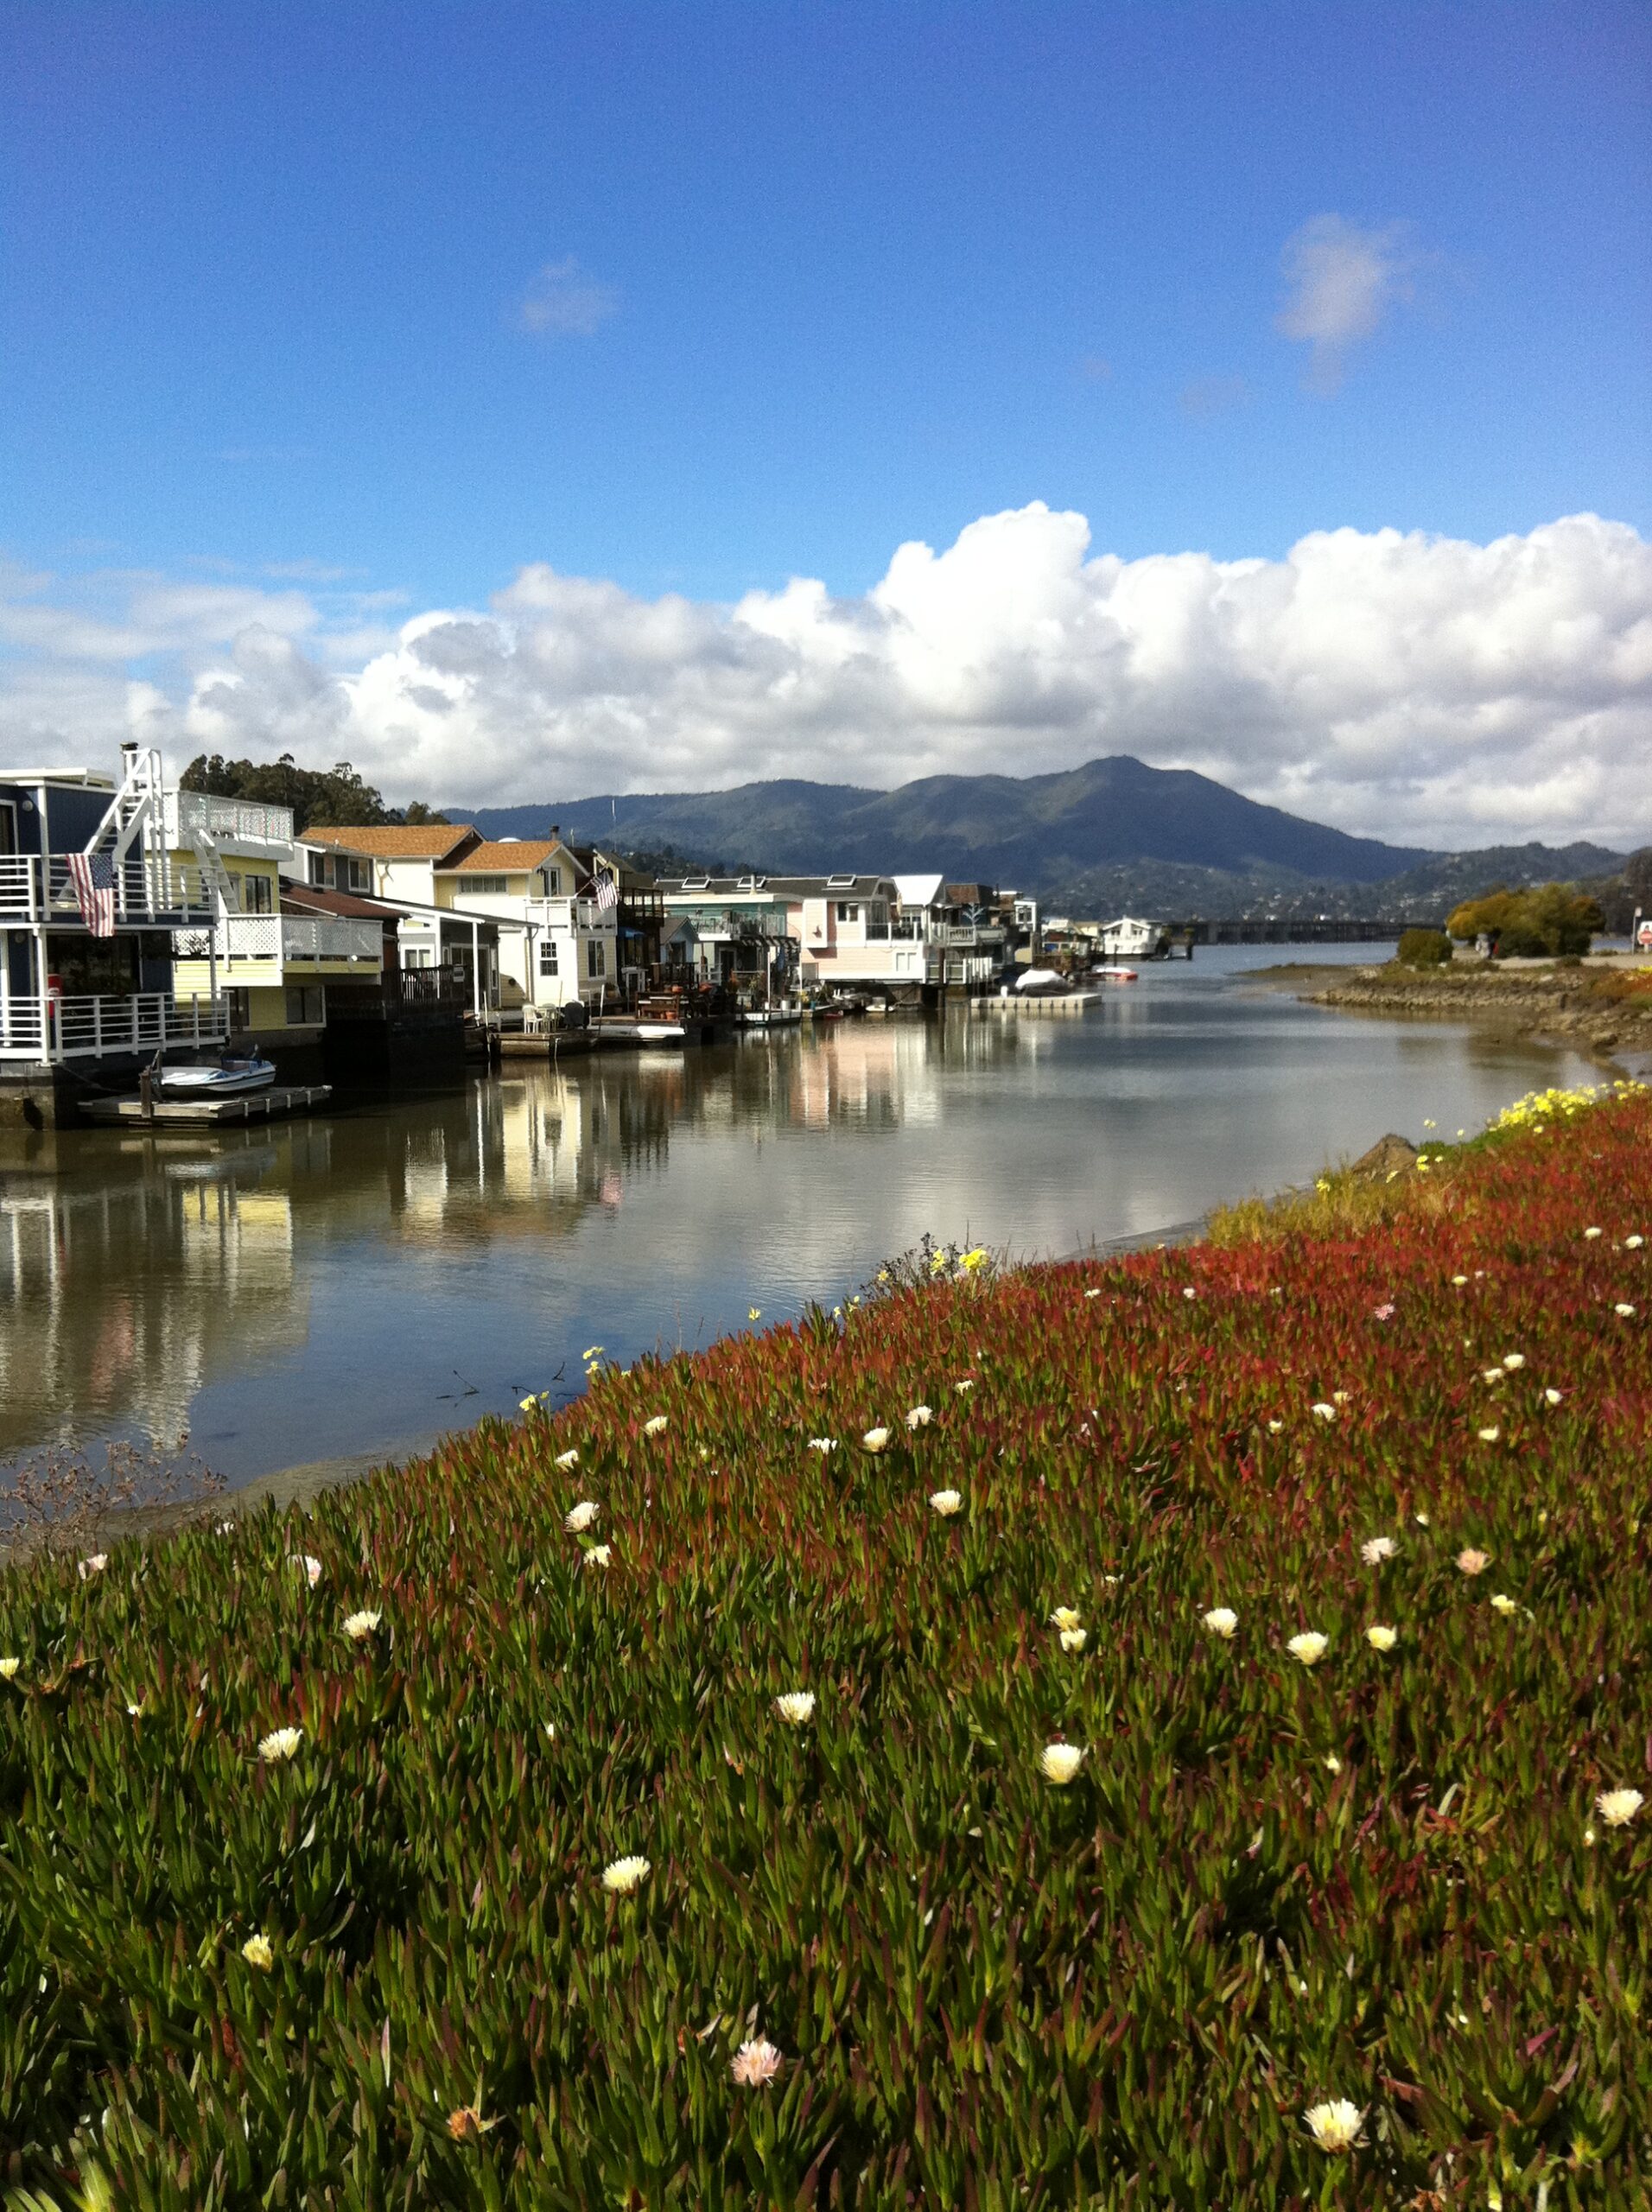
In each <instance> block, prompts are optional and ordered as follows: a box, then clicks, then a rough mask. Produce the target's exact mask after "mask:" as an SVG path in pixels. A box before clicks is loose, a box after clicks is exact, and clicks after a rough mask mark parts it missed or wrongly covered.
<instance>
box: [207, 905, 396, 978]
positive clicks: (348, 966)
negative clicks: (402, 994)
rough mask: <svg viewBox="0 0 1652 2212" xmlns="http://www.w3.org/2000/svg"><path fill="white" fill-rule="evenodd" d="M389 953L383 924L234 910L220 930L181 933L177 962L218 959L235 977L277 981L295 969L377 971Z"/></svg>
mask: <svg viewBox="0 0 1652 2212" xmlns="http://www.w3.org/2000/svg"><path fill="white" fill-rule="evenodd" d="M174 957H175V959H177V960H196V961H205V960H213V961H215V962H216V963H217V964H218V965H219V967H220V968H221V969H224V971H225V973H226V976H230V977H231V978H232V980H235V981H238V982H245V981H252V982H257V981H259V980H263V981H264V982H271V983H277V982H280V981H281V978H282V975H283V971H284V970H285V969H289V968H307V969H308V968H317V969H326V970H327V971H328V972H337V973H339V974H340V975H359V974H362V973H364V972H365V973H369V974H372V975H377V974H378V970H379V969H380V968H381V967H382V966H383V965H384V930H383V927H382V925H380V924H379V923H378V922H369V921H359V920H353V919H347V918H345V917H343V916H340V915H336V914H232V915H231V916H230V917H229V918H228V919H227V920H226V921H222V922H220V923H219V925H218V926H217V928H216V929H207V930H182V931H180V932H179V934H178V937H177V938H176V940H175V945H174ZM249 970H251V971H254V972H253V973H251V975H249V973H248V971H249Z"/></svg>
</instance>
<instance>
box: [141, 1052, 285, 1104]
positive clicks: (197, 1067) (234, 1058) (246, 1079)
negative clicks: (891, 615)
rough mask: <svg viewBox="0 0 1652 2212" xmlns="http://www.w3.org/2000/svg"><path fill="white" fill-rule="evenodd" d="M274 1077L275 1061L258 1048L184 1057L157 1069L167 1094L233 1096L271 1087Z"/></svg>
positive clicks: (161, 1084) (195, 1096)
mask: <svg viewBox="0 0 1652 2212" xmlns="http://www.w3.org/2000/svg"><path fill="white" fill-rule="evenodd" d="M275 1079H276V1067H275V1062H274V1061H273V1060H265V1059H261V1058H259V1057H258V1055H257V1053H256V1052H249V1053H242V1054H235V1053H230V1052H226V1053H225V1054H224V1055H223V1057H222V1058H219V1059H216V1060H203V1061H199V1062H194V1063H191V1062H188V1061H184V1062H181V1063H180V1064H179V1065H176V1066H174V1067H169V1068H168V1067H162V1068H160V1069H158V1070H157V1071H156V1077H155V1081H156V1084H157V1086H158V1087H159V1089H160V1090H161V1091H162V1094H163V1095H164V1096H166V1097H168V1098H234V1097H238V1096H240V1095H241V1094H242V1093H244V1092H245V1091H249V1090H269V1088H270V1085H271V1084H273V1083H274V1081H275Z"/></svg>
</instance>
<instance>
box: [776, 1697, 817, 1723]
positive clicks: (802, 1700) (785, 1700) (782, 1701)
mask: <svg viewBox="0 0 1652 2212" xmlns="http://www.w3.org/2000/svg"><path fill="white" fill-rule="evenodd" d="M774 1709H775V1711H776V1712H777V1713H778V1714H779V1716H780V1718H781V1719H782V1720H784V1721H786V1722H787V1723H788V1724H789V1725H790V1726H791V1727H793V1728H801V1727H803V1726H804V1725H805V1723H806V1722H808V1721H810V1720H812V1719H814V1717H815V1694H814V1692H813V1690H786V1691H784V1692H783V1693H782V1694H781V1695H780V1696H778V1697H777V1698H776V1699H775V1700H774Z"/></svg>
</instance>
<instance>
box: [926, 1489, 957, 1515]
mask: <svg viewBox="0 0 1652 2212" xmlns="http://www.w3.org/2000/svg"><path fill="white" fill-rule="evenodd" d="M962 1507H963V1492H962V1491H956V1490H935V1491H931V1492H930V1511H931V1513H938V1514H939V1515H940V1516H941V1518H942V1520H943V1521H949V1520H950V1519H951V1517H952V1516H953V1515H954V1514H955V1513H956V1512H958V1511H959V1510H961V1509H962Z"/></svg>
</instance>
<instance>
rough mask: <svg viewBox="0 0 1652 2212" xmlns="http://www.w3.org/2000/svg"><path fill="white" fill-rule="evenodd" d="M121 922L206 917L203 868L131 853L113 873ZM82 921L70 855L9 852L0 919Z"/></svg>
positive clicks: (0, 886) (0, 877)
mask: <svg viewBox="0 0 1652 2212" xmlns="http://www.w3.org/2000/svg"><path fill="white" fill-rule="evenodd" d="M113 888H114V893H115V918H116V920H117V921H118V922H127V923H137V924H143V923H151V922H153V923H159V924H165V923H167V922H169V921H175V920H176V919H177V918H178V917H179V915H181V914H191V913H204V912H206V911H207V907H208V896H207V893H206V892H205V891H204V890H203V888H202V886H201V880H200V870H199V869H198V868H177V867H174V866H173V865H171V864H170V863H169V862H168V861H158V860H156V859H154V858H152V857H151V856H150V855H147V854H139V853H130V854H129V855H127V857H126V858H125V859H124V861H122V862H121V863H120V866H119V867H118V868H116V869H115V871H114V884H113ZM80 919H81V913H80V903H79V899H77V898H76V897H75V892H74V884H73V880H72V879H71V877H70V874H69V862H68V856H67V854H64V853H53V854H52V855H50V857H49V858H48V859H44V860H42V858H41V855H39V854H38V853H8V854H6V855H4V856H3V857H0V921H5V922H45V923H48V924H50V925H51V926H52V927H53V928H58V927H60V926H65V925H67V926H68V927H73V926H74V925H76V924H77V923H79V921H80Z"/></svg>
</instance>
